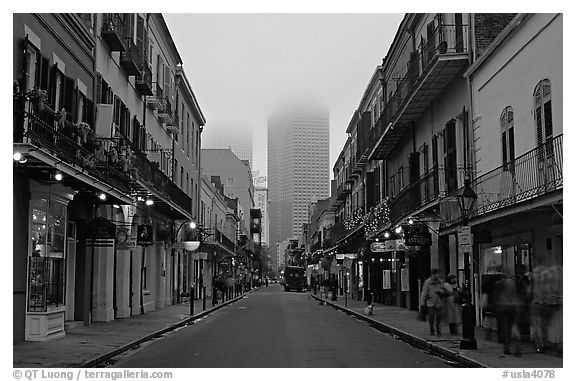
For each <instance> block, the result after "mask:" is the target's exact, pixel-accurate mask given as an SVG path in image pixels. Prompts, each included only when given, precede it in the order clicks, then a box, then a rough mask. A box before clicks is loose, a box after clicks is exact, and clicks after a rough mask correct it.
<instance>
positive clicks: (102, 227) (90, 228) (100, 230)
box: [86, 217, 116, 240]
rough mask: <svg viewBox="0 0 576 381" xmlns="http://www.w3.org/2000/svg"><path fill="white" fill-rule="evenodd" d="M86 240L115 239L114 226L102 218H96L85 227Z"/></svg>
mask: <svg viewBox="0 0 576 381" xmlns="http://www.w3.org/2000/svg"><path fill="white" fill-rule="evenodd" d="M86 238H100V239H114V240H115V239H116V225H115V224H114V223H113V222H111V221H109V220H107V219H105V218H104V217H96V218H94V219H93V220H92V221H90V222H89V223H88V225H87V226H86Z"/></svg>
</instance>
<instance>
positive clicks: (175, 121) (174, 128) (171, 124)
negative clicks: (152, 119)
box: [158, 113, 180, 134]
mask: <svg viewBox="0 0 576 381" xmlns="http://www.w3.org/2000/svg"><path fill="white" fill-rule="evenodd" d="M158 116H160V114H158ZM166 130H167V131H168V133H170V134H177V133H179V132H180V120H179V118H178V115H176V113H173V114H172V118H171V120H170V121H168V122H166Z"/></svg>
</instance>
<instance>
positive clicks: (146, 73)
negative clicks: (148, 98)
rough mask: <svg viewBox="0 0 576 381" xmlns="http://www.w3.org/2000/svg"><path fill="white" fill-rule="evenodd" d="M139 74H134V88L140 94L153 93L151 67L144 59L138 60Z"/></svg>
mask: <svg viewBox="0 0 576 381" xmlns="http://www.w3.org/2000/svg"><path fill="white" fill-rule="evenodd" d="M139 70H140V74H139V75H137V76H136V89H137V90H138V91H139V92H140V94H142V95H154V92H153V88H152V69H151V68H150V66H149V65H148V62H146V60H143V61H141V62H140V65H139Z"/></svg>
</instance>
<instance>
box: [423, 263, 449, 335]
mask: <svg viewBox="0 0 576 381" xmlns="http://www.w3.org/2000/svg"><path fill="white" fill-rule="evenodd" d="M446 294H447V292H446V289H445V288H444V282H443V281H442V279H440V272H439V271H438V269H432V271H431V275H430V277H429V278H428V279H426V280H425V281H424V285H423V286H422V293H421V294H420V306H421V308H425V309H426V311H427V313H428V324H429V325H430V334H431V335H435V334H437V335H441V334H442V331H441V330H440V321H441V316H442V307H443V304H444V301H443V298H444V297H445V296H446Z"/></svg>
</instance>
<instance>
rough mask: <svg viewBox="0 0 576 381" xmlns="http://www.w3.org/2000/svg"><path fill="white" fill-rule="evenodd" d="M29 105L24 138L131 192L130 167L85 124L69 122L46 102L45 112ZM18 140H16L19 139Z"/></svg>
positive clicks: (26, 141) (27, 141)
mask: <svg viewBox="0 0 576 381" xmlns="http://www.w3.org/2000/svg"><path fill="white" fill-rule="evenodd" d="M34 107H35V106H33V105H32V104H30V105H29V112H28V113H27V121H26V122H25V123H24V131H23V136H22V139H21V141H22V142H23V143H30V144H33V145H35V146H37V147H40V148H43V149H46V150H48V151H49V152H50V153H51V154H53V155H55V156H56V157H58V158H59V159H60V160H62V161H63V162H66V163H68V164H70V165H75V166H78V167H80V168H82V169H83V170H85V171H87V172H88V173H90V174H91V175H92V176H94V177H96V178H98V179H100V180H102V181H103V182H105V183H107V184H109V185H111V186H112V187H114V188H116V189H118V190H120V191H122V192H124V193H129V192H130V170H129V168H126V167H125V166H124V163H123V162H121V161H120V160H119V158H118V155H117V154H116V155H112V154H110V152H108V151H106V150H105V149H104V147H103V145H102V141H101V140H100V139H96V137H95V136H94V132H93V130H92V129H91V128H90V126H89V125H88V124H86V123H77V124H73V123H70V122H69V121H67V120H66V119H65V117H64V116H63V115H61V114H60V113H55V112H54V111H53V110H52V109H51V108H50V107H48V106H47V105H44V106H43V110H42V112H39V113H36V112H34V111H33V108H34ZM19 140H20V139H18V140H17V141H19Z"/></svg>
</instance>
